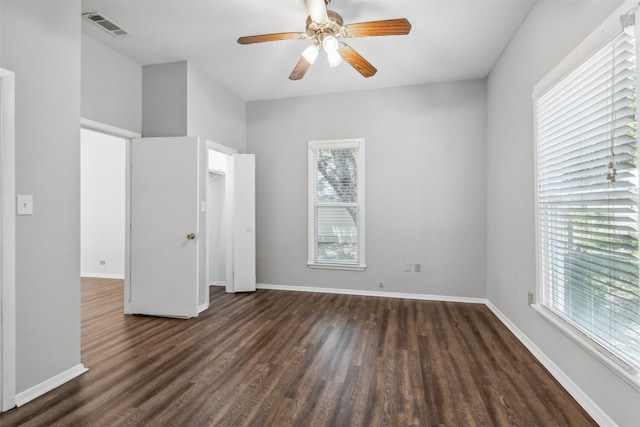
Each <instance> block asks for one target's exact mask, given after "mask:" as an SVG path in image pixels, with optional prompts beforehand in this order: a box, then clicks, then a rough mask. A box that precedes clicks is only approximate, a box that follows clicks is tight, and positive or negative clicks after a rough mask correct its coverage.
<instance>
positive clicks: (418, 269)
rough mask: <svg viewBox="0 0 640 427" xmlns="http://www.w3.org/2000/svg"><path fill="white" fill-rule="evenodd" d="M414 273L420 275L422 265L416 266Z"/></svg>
mask: <svg viewBox="0 0 640 427" xmlns="http://www.w3.org/2000/svg"><path fill="white" fill-rule="evenodd" d="M415 270H416V273H420V272H421V271H422V264H416V269H415Z"/></svg>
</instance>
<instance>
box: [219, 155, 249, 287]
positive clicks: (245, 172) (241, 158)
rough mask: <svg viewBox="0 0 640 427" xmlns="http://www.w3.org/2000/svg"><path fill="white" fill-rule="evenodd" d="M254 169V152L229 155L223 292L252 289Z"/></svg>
mask: <svg viewBox="0 0 640 427" xmlns="http://www.w3.org/2000/svg"><path fill="white" fill-rule="evenodd" d="M255 169H256V161H255V155H253V154H234V155H232V156H230V159H229V165H228V168H227V181H226V184H227V188H226V194H227V195H228V196H227V198H226V203H227V206H228V207H229V210H228V211H227V213H228V215H229V216H228V217H229V218H230V224H229V228H228V229H230V230H231V233H230V234H231V236H232V237H231V238H230V239H229V247H228V250H227V292H252V291H255V290H256V232H255V228H256V211H255V210H256V189H255V176H256V172H255ZM229 255H231V256H229Z"/></svg>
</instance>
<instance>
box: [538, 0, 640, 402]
mask: <svg viewBox="0 0 640 427" xmlns="http://www.w3.org/2000/svg"><path fill="white" fill-rule="evenodd" d="M639 4H640V2H639V0H626V1H625V2H624V3H622V4H621V5H620V6H619V7H618V8H617V9H616V10H615V11H614V12H613V13H612V14H611V15H609V17H607V19H606V20H605V21H604V22H602V23H601V24H600V25H599V26H598V27H597V28H596V29H595V30H594V31H593V32H591V34H589V36H587V38H585V39H584V40H583V41H582V42H581V43H580V44H579V45H578V46H577V47H576V48H575V49H574V50H573V51H572V52H571V53H570V54H569V55H567V56H566V57H565V58H564V59H563V60H562V61H561V62H560V63H559V64H557V65H556V66H555V67H554V68H553V69H552V70H551V71H550V72H549V73H548V74H547V75H546V76H545V77H543V78H542V80H540V81H539V82H538V83H537V84H536V85H535V86H534V87H533V92H532V100H533V124H534V126H533V150H534V153H537V152H538V126H537V123H538V114H537V102H538V101H539V100H540V98H541V97H543V96H544V95H545V94H546V93H547V92H548V91H550V90H552V89H553V88H554V87H555V86H556V85H557V84H558V83H559V82H560V81H561V80H562V79H564V78H567V77H568V76H569V75H570V74H571V72H573V71H574V70H575V69H576V68H577V67H579V66H581V65H582V64H583V63H584V62H585V61H586V60H588V59H589V57H591V56H592V55H594V54H595V53H597V52H598V51H599V50H600V49H603V48H604V47H605V46H606V45H607V44H608V43H611V41H612V40H613V39H615V37H616V36H617V35H619V34H621V33H622V31H623V28H622V24H621V17H622V16H624V15H627V14H629V13H631V12H634V11H637V9H638V5H639ZM637 20H638V16H637V14H636V31H635V38H636V57H640V56H639V55H640V39H639V37H640V31H638V29H637V24H638V23H637ZM636 81H640V68H637V69H636ZM638 138H640V135H638ZM533 174H534V176H533V182H534V197H535V200H534V201H535V209H534V215H535V264H536V269H535V275H536V277H535V279H536V281H535V284H536V288H535V301H536V302H541V301H542V282H543V274H542V270H543V264H542V259H541V257H542V255H541V252H542V251H541V243H540V234H541V230H540V206H539V201H538V196H539V194H538V193H539V177H538V155H537V154H536V155H534V168H533ZM532 308H533V309H534V310H536V312H537V313H538V314H539V315H540V316H541V317H543V318H544V319H545V320H546V321H548V322H549V323H550V324H552V325H553V326H554V327H556V328H557V329H558V330H559V331H560V332H562V333H564V334H565V335H567V337H568V338H570V339H571V340H572V341H574V342H575V343H576V344H578V345H579V346H580V347H581V348H582V349H584V350H585V351H587V352H588V353H589V354H590V355H592V356H593V357H594V358H596V359H597V360H599V361H600V362H601V363H603V365H604V366H606V367H607V368H609V369H610V370H612V371H613V372H614V373H615V374H616V375H618V376H619V377H620V378H622V379H623V380H625V381H626V382H627V383H628V384H629V385H630V386H632V387H633V388H634V389H635V390H637V391H640V373H638V372H636V371H634V372H631V370H633V369H635V368H631V367H624V366H622V365H621V363H623V362H622V361H620V362H617V361H616V360H615V359H614V357H615V356H613V355H609V354H607V353H606V352H604V351H603V350H601V349H599V348H598V346H597V344H596V343H595V342H594V341H592V340H591V339H590V338H589V337H587V336H586V335H583V334H582V333H581V332H580V330H579V328H577V327H574V326H572V325H570V324H569V323H567V322H565V321H564V320H562V319H561V318H560V317H559V316H557V315H555V314H554V313H553V312H552V311H551V310H549V309H548V308H546V307H544V306H543V305H542V304H533V305H532Z"/></svg>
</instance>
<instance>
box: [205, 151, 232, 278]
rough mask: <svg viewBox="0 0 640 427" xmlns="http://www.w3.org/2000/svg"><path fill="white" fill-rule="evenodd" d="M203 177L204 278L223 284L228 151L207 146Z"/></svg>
mask: <svg viewBox="0 0 640 427" xmlns="http://www.w3.org/2000/svg"><path fill="white" fill-rule="evenodd" d="M208 154H209V156H208V161H209V164H208V177H207V246H208V249H207V253H208V257H207V267H208V268H207V270H208V273H207V280H208V283H209V286H226V285H227V250H228V242H227V237H228V230H227V229H228V225H227V224H228V221H227V215H228V213H227V212H226V210H225V206H226V202H225V198H226V173H227V162H228V157H229V155H228V154H224V153H221V152H220V151H216V150H212V149H209V153H208Z"/></svg>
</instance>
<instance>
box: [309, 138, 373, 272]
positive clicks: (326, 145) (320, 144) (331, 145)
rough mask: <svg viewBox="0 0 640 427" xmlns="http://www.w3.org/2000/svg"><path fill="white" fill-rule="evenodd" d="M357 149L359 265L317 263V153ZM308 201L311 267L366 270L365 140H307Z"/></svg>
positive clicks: (357, 263)
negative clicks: (315, 154) (318, 151)
mask: <svg viewBox="0 0 640 427" xmlns="http://www.w3.org/2000/svg"><path fill="white" fill-rule="evenodd" d="M340 148H358V158H357V162H358V202H357V203H358V260H357V262H356V263H330V262H320V261H316V256H315V252H316V241H315V239H316V233H315V214H314V212H315V191H316V188H315V173H316V165H315V162H314V151H316V150H321V149H340ZM307 159H308V163H307V182H308V190H307V199H308V220H307V229H308V233H309V234H308V236H309V237H308V244H309V247H308V252H307V253H308V261H307V266H308V267H309V268H322V269H330V270H353V271H364V270H365V269H366V263H365V259H366V258H365V220H364V219H365V204H364V181H365V178H364V176H365V166H364V163H365V162H364V159H365V156H364V139H363V138H352V139H335V140H324V141H308V148H307Z"/></svg>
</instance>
